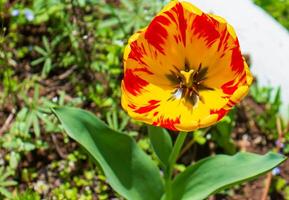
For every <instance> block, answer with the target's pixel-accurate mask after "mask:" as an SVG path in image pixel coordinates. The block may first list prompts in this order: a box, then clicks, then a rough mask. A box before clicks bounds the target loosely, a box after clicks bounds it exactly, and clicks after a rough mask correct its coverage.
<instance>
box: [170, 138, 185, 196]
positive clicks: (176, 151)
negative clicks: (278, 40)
mask: <svg viewBox="0 0 289 200" xmlns="http://www.w3.org/2000/svg"><path fill="white" fill-rule="evenodd" d="M186 136H187V133H186V132H180V133H179V135H178V137H177V140H176V142H175V144H174V147H173V150H172V153H171V155H170V158H169V166H168V169H167V171H166V173H165V186H166V200H171V199H172V188H171V186H172V174H173V170H174V166H175V164H176V161H177V158H178V155H179V153H180V151H181V148H182V146H183V144H184V141H185V139H186Z"/></svg>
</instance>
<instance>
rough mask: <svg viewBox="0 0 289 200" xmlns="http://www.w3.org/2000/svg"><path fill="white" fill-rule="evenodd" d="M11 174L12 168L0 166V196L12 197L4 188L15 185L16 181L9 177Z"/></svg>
mask: <svg viewBox="0 0 289 200" xmlns="http://www.w3.org/2000/svg"><path fill="white" fill-rule="evenodd" d="M11 175H13V170H12V169H9V168H4V167H0V197H1V196H2V197H3V196H4V197H7V198H11V197H12V194H11V193H10V192H9V190H7V189H6V188H7V187H11V186H14V185H16V184H17V182H15V181H13V180H11V179H10V178H9V177H10V176H11Z"/></svg>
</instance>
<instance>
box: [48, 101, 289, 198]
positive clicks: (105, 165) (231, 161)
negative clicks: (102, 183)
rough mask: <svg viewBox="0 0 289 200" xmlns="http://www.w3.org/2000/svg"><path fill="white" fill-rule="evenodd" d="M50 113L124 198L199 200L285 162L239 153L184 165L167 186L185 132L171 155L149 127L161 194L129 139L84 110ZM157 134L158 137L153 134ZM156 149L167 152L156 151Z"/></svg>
mask: <svg viewBox="0 0 289 200" xmlns="http://www.w3.org/2000/svg"><path fill="white" fill-rule="evenodd" d="M54 113H55V114H56V116H57V117H58V118H59V120H60V122H61V123H62V125H63V127H64V129H65V130H66V132H67V133H68V135H69V136H70V137H72V138H73V139H74V140H76V141H77V142H79V143H80V144H81V145H82V146H83V147H84V148H85V149H86V150H87V151H88V152H89V153H90V154H91V155H92V156H93V158H94V159H95V160H96V161H97V163H99V164H100V166H101V167H102V169H103V171H104V173H105V175H106V176H107V178H108V180H109V183H110V184H111V186H112V187H113V188H114V189H115V190H116V191H117V192H118V193H119V194H121V195H122V196H123V197H125V198H127V199H160V198H161V196H163V197H162V199H165V200H175V199H195V200H197V199H200V200H201V199H204V198H206V197H208V196H209V195H210V194H212V193H214V192H216V191H219V190H221V189H224V188H227V187H229V186H232V185H233V184H237V183H242V182H244V181H246V180H250V179H253V178H255V177H257V176H260V175H261V174H264V173H265V172H267V171H269V170H271V169H272V168H274V167H276V166H277V165H279V164H280V163H282V162H283V161H284V160H285V157H284V156H281V155H279V154H276V153H268V154H267V155H265V156H260V155H256V154H251V153H239V154H237V155H235V156H233V157H230V156H225V155H217V156H214V157H209V158H207V159H204V160H202V161H199V162H197V163H196V164H194V165H192V166H190V167H188V168H187V169H186V170H185V171H184V172H182V173H180V174H179V175H178V176H177V177H176V179H175V180H174V181H173V182H172V185H171V180H170V179H171V175H172V169H173V166H174V164H175V161H176V158H177V155H178V153H179V151H180V148H181V146H182V143H183V142H184V140H185V137H186V135H187V133H179V136H178V138H177V140H176V143H175V145H174V147H173V149H172V150H171V151H170V148H171V141H170V138H169V137H168V135H167V133H166V132H164V131H162V130H161V129H158V128H153V127H151V128H150V138H151V141H152V145H153V147H154V150H155V153H156V155H158V156H159V158H160V160H161V161H162V162H163V163H164V164H165V163H168V164H167V166H168V167H167V168H168V170H166V172H165V177H164V181H165V183H166V190H165V193H164V191H163V181H162V180H161V177H160V173H159V172H158V171H157V168H156V166H155V165H154V163H153V162H152V161H151V160H150V159H149V158H148V157H147V156H146V155H145V154H144V152H143V151H142V150H141V149H140V148H139V147H138V146H137V145H136V143H135V142H134V140H133V139H132V138H131V137H130V136H128V135H125V134H122V133H119V132H116V131H114V130H112V129H110V128H109V127H107V126H106V125H105V124H104V123H102V122H101V121H100V120H99V119H98V118H96V117H95V116H94V115H92V114H91V113H88V112H86V111H84V110H80V109H75V108H68V107H60V108H55V109H54ZM154 131H155V132H154ZM80 133H81V134H80ZM158 133H159V134H160V135H159V136H158V137H157V136H156V135H154V134H158ZM161 145H163V147H164V148H167V149H168V150H166V151H163V150H162V149H160V148H159V147H161ZM156 147H157V148H156ZM208 180H210V181H208ZM72 193H73V191H72ZM170 194H171V195H172V196H171V195H170Z"/></svg>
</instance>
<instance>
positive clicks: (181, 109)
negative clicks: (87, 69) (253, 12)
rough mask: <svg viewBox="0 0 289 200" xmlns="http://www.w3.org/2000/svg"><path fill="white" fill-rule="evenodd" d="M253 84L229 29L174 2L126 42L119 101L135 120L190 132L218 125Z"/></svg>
mask: <svg viewBox="0 0 289 200" xmlns="http://www.w3.org/2000/svg"><path fill="white" fill-rule="evenodd" d="M251 82H252V75H251V73H250V71H249V68H248V66H247V64H246V62H245V60H244V58H243V57H242V54H241V51H240V45H239V42H238V38H237V36H236V34H235V31H234V29H233V27H232V26H231V25H229V24H228V23H227V22H226V21H225V20H224V19H223V18H221V17H219V16H215V15H212V14H206V13H204V12H202V11H201V10H199V9H198V8H196V7H195V6H193V5H192V4H190V3H188V2H184V1H182V2H180V1H173V2H171V3H169V4H168V5H167V6H166V7H165V8H164V9H163V10H162V11H161V12H160V13H159V14H158V15H157V16H156V17H155V18H154V19H153V20H152V22H151V23H150V24H149V25H148V27H146V28H144V29H142V30H140V31H139V32H137V33H135V34H134V35H133V36H131V38H130V39H129V43H128V45H127V46H126V48H125V52H124V78H123V81H122V86H121V88H122V99H121V100H122V106H123V108H124V109H125V110H126V111H127V113H128V114H129V115H130V116H131V117H132V118H134V119H136V120H140V121H143V122H145V123H148V124H152V125H155V126H162V127H164V128H168V129H171V130H179V131H192V130H195V129H198V128H202V127H207V126H210V125H212V124H215V123H216V122H218V121H220V120H221V119H222V118H223V117H224V116H225V115H226V114H227V113H228V112H229V111H230V109H231V108H232V107H233V106H234V105H235V104H237V103H238V102H239V101H240V100H241V99H242V98H243V97H244V96H245V95H246V94H247V93H248V90H249V86H250V84H251Z"/></svg>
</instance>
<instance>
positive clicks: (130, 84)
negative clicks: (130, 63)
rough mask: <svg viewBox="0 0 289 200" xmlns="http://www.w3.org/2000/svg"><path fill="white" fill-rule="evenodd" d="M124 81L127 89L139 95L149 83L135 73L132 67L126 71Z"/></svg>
mask: <svg viewBox="0 0 289 200" xmlns="http://www.w3.org/2000/svg"><path fill="white" fill-rule="evenodd" d="M123 82H124V86H125V89H126V90H127V91H128V92H129V93H131V94H132V95H134V96H136V95H138V94H139V93H140V92H141V89H142V88H144V87H145V86H147V85H148V84H149V83H148V82H147V81H145V80H143V79H142V78H140V77H139V76H138V75H136V74H134V73H133V70H131V69H127V70H126V71H125V73H124V78H123Z"/></svg>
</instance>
